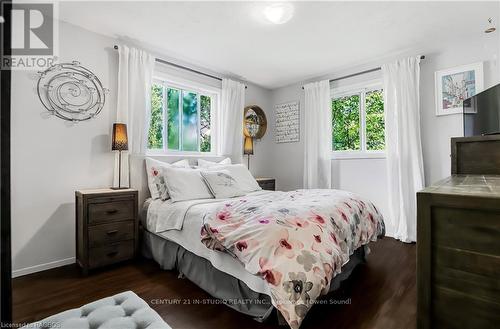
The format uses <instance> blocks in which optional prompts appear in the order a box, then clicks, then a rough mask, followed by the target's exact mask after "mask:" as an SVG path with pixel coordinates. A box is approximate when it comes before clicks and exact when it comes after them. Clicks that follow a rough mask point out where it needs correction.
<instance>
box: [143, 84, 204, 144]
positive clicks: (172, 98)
mask: <svg viewBox="0 0 500 329" xmlns="http://www.w3.org/2000/svg"><path fill="white" fill-rule="evenodd" d="M164 91H166V92H164ZM164 93H165V94H166V95H164ZM165 96H166V100H165V99H164V97H165ZM198 96H199V100H200V102H199V103H200V104H198ZM165 102H166V105H167V108H166V109H165V111H163V107H164V103H165ZM211 109H212V99H211V97H210V96H206V95H199V94H197V93H194V92H190V91H185V90H180V89H174V88H164V87H163V86H162V85H160V84H153V86H152V88H151V120H150V125H149V131H148V149H156V150H158V149H159V150H162V149H163V148H164V145H163V140H164V138H163V133H164V122H165V120H166V125H167V127H166V134H167V136H166V138H165V143H166V148H167V149H168V150H177V151H199V152H210V151H211V135H210V134H211V131H210V128H211V127H210V122H211V121H210V119H211V118H210V116H211ZM164 115H165V116H166V118H164ZM198 115H199V118H198ZM198 121H199V122H198ZM198 141H199V147H198Z"/></svg>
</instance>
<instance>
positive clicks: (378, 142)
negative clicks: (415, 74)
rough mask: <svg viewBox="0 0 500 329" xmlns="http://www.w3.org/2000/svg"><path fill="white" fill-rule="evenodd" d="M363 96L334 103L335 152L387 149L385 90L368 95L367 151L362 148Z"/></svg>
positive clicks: (355, 96) (339, 99)
mask: <svg viewBox="0 0 500 329" xmlns="http://www.w3.org/2000/svg"><path fill="white" fill-rule="evenodd" d="M362 95H363V92H362V93H360V94H354V95H349V96H345V97H340V98H337V99H332V142H333V150H334V151H360V150H364V149H366V150H368V151H377V150H384V149H385V121H384V96H383V92H382V90H373V91H369V92H366V93H365V94H364V97H365V104H364V109H365V113H364V115H365V123H366V132H365V136H366V147H364V146H363V145H361V115H363V113H361V108H362V105H363V104H361V101H362V99H363V98H362Z"/></svg>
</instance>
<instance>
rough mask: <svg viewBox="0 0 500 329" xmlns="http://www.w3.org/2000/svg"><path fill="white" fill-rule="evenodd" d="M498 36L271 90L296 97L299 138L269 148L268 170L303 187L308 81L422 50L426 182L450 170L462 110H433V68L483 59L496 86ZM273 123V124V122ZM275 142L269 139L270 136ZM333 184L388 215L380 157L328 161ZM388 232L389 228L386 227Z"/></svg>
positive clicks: (284, 185)
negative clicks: (452, 144) (438, 112)
mask: <svg viewBox="0 0 500 329" xmlns="http://www.w3.org/2000/svg"><path fill="white" fill-rule="evenodd" d="M499 45H500V43H499V39H498V37H497V36H493V35H486V34H485V35H484V36H482V35H480V37H479V38H475V39H471V40H462V41H461V42H460V43H455V44H446V45H442V47H441V48H440V49H425V48H422V49H421V50H413V51H411V52H406V53H401V54H397V55H392V56H387V57H385V58H381V59H378V60H375V61H372V62H370V63H366V64H364V65H362V66H358V67H353V68H350V69H346V70H344V71H342V72H335V73H332V74H328V75H325V76H322V77H318V78H315V79H310V80H307V81H303V82H301V83H297V84H293V85H290V86H286V87H283V88H279V89H277V90H273V92H272V100H273V105H274V104H279V103H283V102H288V101H294V100H299V101H300V111H301V139H300V142H298V143H290V144H276V143H275V144H274V146H268V148H270V149H272V150H273V152H272V155H273V159H274V160H273V166H272V167H270V168H269V172H272V175H273V176H274V177H276V179H277V186H278V188H279V189H282V190H292V189H297V188H302V170H303V154H304V144H303V138H304V133H303V127H304V125H303V121H302V118H303V117H304V107H303V104H304V92H303V90H302V88H301V87H302V85H303V84H305V83H307V82H309V81H316V80H321V79H332V78H336V77H340V76H344V75H347V74H350V73H354V72H359V71H363V70H366V69H369V68H373V67H377V66H380V65H381V64H383V63H387V62H390V61H393V60H395V59H396V58H400V57H404V56H409V55H414V54H425V55H426V58H425V59H424V60H423V61H422V62H421V80H420V81H421V87H420V88H421V89H420V103H421V134H422V147H423V155H424V166H425V178H426V184H427V185H429V184H431V183H432V182H435V181H437V180H439V179H442V178H445V177H446V176H448V175H449V174H450V137H452V136H462V135H463V132H462V117H461V115H448V116H442V117H437V116H436V115H435V105H434V104H435V98H434V97H435V94H434V90H435V86H434V72H435V71H437V70H442V69H447V68H450V67H454V66H459V65H464V64H470V63H474V62H479V61H483V62H484V80H485V84H484V85H485V88H487V87H490V86H492V85H495V84H497V83H498V82H499V80H500V74H499V67H498V63H497V60H498V57H499V55H500V49H499ZM380 77H381V74H380V71H378V72H375V73H371V74H367V75H364V76H359V77H356V78H351V79H346V80H343V81H342V82H337V83H335V84H334V85H332V86H333V87H336V86H345V85H349V84H355V83H359V82H361V81H363V80H372V79H374V78H380ZM273 124H274V123H273ZM270 142H271V143H274V140H273V139H271V140H270ZM332 186H333V187H334V188H339V189H344V190H349V191H352V192H356V193H359V194H360V195H363V196H366V197H368V198H371V199H372V200H373V201H374V202H375V203H376V204H377V205H378V206H379V207H380V208H381V210H382V212H383V213H384V214H385V215H386V216H387V214H388V211H387V210H388V192H387V168H386V160H385V159H342V160H332ZM388 233H389V235H390V233H391V232H388Z"/></svg>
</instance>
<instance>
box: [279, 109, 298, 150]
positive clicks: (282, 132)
mask: <svg viewBox="0 0 500 329" xmlns="http://www.w3.org/2000/svg"><path fill="white" fill-rule="evenodd" d="M274 110H275V116H276V143H293V142H298V141H299V140H300V108H299V102H298V101H296V102H288V103H283V104H278V105H275V106H274Z"/></svg>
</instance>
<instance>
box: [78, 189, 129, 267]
mask: <svg viewBox="0 0 500 329" xmlns="http://www.w3.org/2000/svg"><path fill="white" fill-rule="evenodd" d="M75 197H76V260H77V263H78V265H80V267H81V268H82V270H83V273H84V274H87V273H88V270H91V269H95V268H98V267H102V266H105V265H110V264H114V263H117V262H121V261H124V260H128V259H132V258H134V257H135V256H136V254H137V249H138V248H137V247H138V214H137V202H138V201H137V200H138V199H137V197H138V192H137V190H133V189H125V190H112V189H96V190H81V191H76V192H75Z"/></svg>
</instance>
